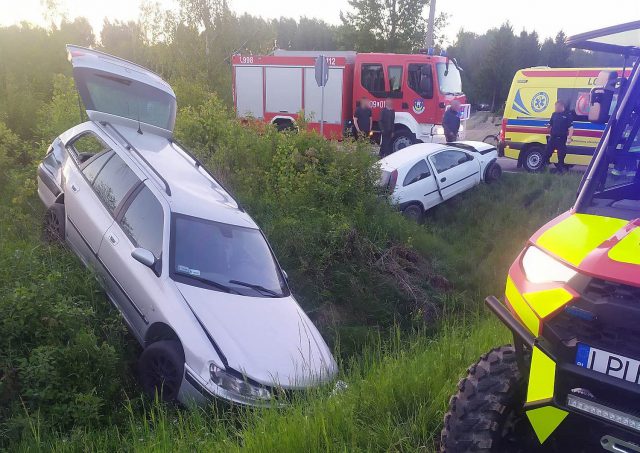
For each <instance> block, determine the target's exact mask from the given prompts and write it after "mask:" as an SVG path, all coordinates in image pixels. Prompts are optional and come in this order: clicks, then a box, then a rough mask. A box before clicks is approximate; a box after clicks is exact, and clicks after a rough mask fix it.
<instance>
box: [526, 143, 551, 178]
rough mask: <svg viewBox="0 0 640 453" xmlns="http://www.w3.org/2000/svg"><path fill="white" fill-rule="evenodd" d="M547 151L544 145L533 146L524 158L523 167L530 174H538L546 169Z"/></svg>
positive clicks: (528, 149)
mask: <svg viewBox="0 0 640 453" xmlns="http://www.w3.org/2000/svg"><path fill="white" fill-rule="evenodd" d="M545 154H546V151H545V149H544V147H543V146H542V145H532V146H530V147H528V148H527V150H526V151H525V152H524V155H523V156H522V165H523V166H524V168H525V169H526V170H527V171H528V172H530V173H537V172H539V171H541V170H542V169H544V160H545Z"/></svg>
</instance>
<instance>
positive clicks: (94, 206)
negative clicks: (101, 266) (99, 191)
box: [62, 128, 114, 265]
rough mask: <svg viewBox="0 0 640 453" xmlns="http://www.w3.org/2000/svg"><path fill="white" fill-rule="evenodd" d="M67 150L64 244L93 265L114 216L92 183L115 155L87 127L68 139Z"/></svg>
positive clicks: (64, 183)
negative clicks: (65, 240)
mask: <svg viewBox="0 0 640 453" xmlns="http://www.w3.org/2000/svg"><path fill="white" fill-rule="evenodd" d="M66 148H67V152H68V155H69V157H68V159H67V162H66V163H65V166H64V169H63V178H62V185H63V192H64V205H65V214H66V217H67V220H66V228H65V230H66V236H67V241H68V243H69V244H70V246H71V248H72V249H73V250H74V251H75V252H76V253H77V254H78V255H79V256H80V258H81V259H82V260H83V261H84V262H85V263H86V264H90V265H95V264H96V263H95V255H96V253H98V248H99V247H100V242H101V241H102V237H103V236H104V233H105V231H107V228H109V225H111V223H113V217H112V215H111V213H110V212H109V211H108V210H107V209H106V208H105V207H104V206H103V205H102V203H101V201H100V199H99V198H98V196H97V195H96V193H95V192H94V191H93V182H94V179H95V177H96V175H97V174H98V173H100V171H101V170H102V168H103V166H104V164H105V163H106V162H108V161H109V159H111V157H112V156H113V154H114V153H113V151H112V150H111V148H110V147H109V146H108V145H107V144H106V142H105V141H104V140H102V139H101V138H100V137H99V136H98V134H97V133H96V132H95V131H93V130H91V129H90V128H89V129H86V130H84V131H82V132H81V133H80V134H78V135H76V136H75V137H73V138H72V139H71V140H69V141H68V142H67V145H66Z"/></svg>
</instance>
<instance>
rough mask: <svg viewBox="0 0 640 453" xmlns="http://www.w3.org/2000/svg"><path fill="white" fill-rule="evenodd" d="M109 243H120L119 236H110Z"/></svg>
mask: <svg viewBox="0 0 640 453" xmlns="http://www.w3.org/2000/svg"><path fill="white" fill-rule="evenodd" d="M109 242H111V244H113V245H116V244H117V243H118V236H116V235H115V234H109Z"/></svg>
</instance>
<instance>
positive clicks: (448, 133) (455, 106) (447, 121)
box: [442, 101, 460, 143]
mask: <svg viewBox="0 0 640 453" xmlns="http://www.w3.org/2000/svg"><path fill="white" fill-rule="evenodd" d="M459 111H460V102H458V101H452V102H451V105H450V106H449V108H448V109H447V110H446V112H444V115H443V117H442V127H443V128H444V136H445V139H446V140H447V143H451V142H455V141H456V140H457V139H458V132H459V131H460V116H459V113H458V112H459Z"/></svg>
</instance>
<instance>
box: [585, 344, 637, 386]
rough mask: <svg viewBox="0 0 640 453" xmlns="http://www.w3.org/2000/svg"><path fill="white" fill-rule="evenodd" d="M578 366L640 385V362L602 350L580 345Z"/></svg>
mask: <svg viewBox="0 0 640 453" xmlns="http://www.w3.org/2000/svg"><path fill="white" fill-rule="evenodd" d="M576 365H578V366H581V367H583V368H588V369H590V370H593V371H597V372H598V373H602V374H606V375H607V376H612V377H616V378H618V379H624V380H625V381H629V382H634V383H636V384H640V361H639V360H635V359H630V358H628V357H624V356H621V355H618V354H613V353H611V352H608V351H603V350H602V349H597V348H592V347H591V346H588V345H586V344H582V343H580V344H578V351H577V353H576Z"/></svg>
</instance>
